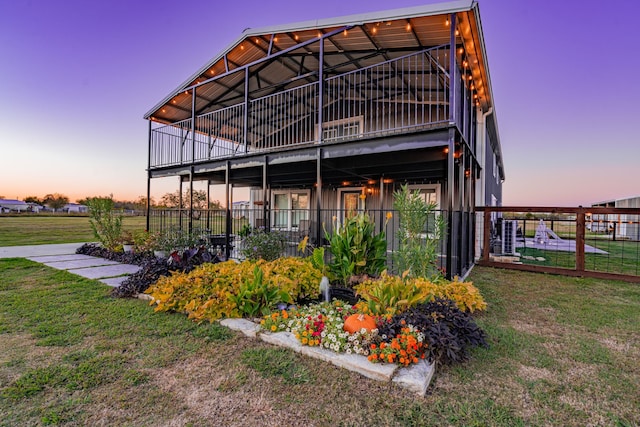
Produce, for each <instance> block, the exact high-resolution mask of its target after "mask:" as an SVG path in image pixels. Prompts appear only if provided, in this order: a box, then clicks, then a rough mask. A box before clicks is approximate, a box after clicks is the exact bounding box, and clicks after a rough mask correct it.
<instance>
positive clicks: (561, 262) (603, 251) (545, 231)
mask: <svg viewBox="0 0 640 427" xmlns="http://www.w3.org/2000/svg"><path fill="white" fill-rule="evenodd" d="M477 210H478V211H481V213H480V214H479V215H480V216H481V218H478V219H477V222H478V223H479V224H483V226H482V232H481V233H478V235H479V237H480V239H481V240H480V241H479V243H480V246H481V248H482V256H481V258H480V261H479V264H482V265H489V266H496V267H503V268H511V269H520V270H528V271H538V272H546V273H555V274H563V275H574V276H588V277H597V278H605V279H620V280H626V281H633V282H640V209H635V208H596V207H592V208H582V207H579V208H558V207H547V208H545V207H483V208H477Z"/></svg>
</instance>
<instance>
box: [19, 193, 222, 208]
mask: <svg viewBox="0 0 640 427" xmlns="http://www.w3.org/2000/svg"><path fill="white" fill-rule="evenodd" d="M94 198H95V197H93V196H91V197H85V198H82V199H78V200H76V203H78V204H81V205H88V203H89V201H90V200H91V199H94ZM108 198H110V199H113V196H109V197H108ZM189 200H190V192H189V190H187V191H185V192H184V193H183V194H182V203H180V191H179V190H176V191H175V192H173V193H166V194H164V195H163V196H162V197H161V198H160V202H158V203H156V201H155V199H154V198H153V197H151V199H150V201H151V206H153V207H157V208H179V207H181V208H182V209H188V208H189ZM24 201H25V202H27V203H37V204H39V205H42V206H47V207H48V208H50V209H53V210H54V211H57V210H60V209H62V208H63V207H64V206H65V205H66V204H67V203H69V197H67V196H65V195H64V194H60V193H53V194H47V195H46V196H44V197H42V198H40V197H37V196H29V197H25V199H24ZM193 207H194V209H206V208H207V192H206V191H204V190H195V191H194V192H193ZM113 208H114V209H117V210H131V211H136V210H137V211H141V210H145V209H146V208H147V198H146V197H145V196H138V198H136V199H135V200H132V201H130V200H113ZM209 209H222V205H221V203H220V201H218V200H213V201H211V202H210V203H209Z"/></svg>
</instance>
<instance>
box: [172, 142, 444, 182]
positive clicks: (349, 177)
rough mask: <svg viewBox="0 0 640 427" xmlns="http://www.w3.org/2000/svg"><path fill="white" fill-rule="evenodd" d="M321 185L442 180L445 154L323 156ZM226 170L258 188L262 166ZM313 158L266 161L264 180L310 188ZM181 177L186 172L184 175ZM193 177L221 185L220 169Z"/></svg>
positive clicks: (313, 175) (233, 177)
mask: <svg viewBox="0 0 640 427" xmlns="http://www.w3.org/2000/svg"><path fill="white" fill-rule="evenodd" d="M321 165H322V166H321V171H322V172H321V173H322V184H323V186H325V187H340V186H344V185H347V184H345V183H348V185H364V184H366V183H367V182H368V181H370V180H376V181H378V180H379V179H380V178H385V179H390V180H393V181H398V182H410V183H426V182H433V181H437V180H442V179H445V177H446V167H447V165H446V154H445V153H444V151H443V150H442V147H430V148H423V149H417V150H406V151H397V152H394V153H393V155H389V153H371V154H366V155H365V154H363V155H358V156H352V157H337V158H328V159H327V158H325V159H323V160H322V163H321ZM236 166H238V167H232V168H231V169H230V177H229V178H230V183H232V184H233V185H234V186H237V187H261V186H262V173H263V165H262V164H257V163H254V162H252V163H247V164H240V165H236ZM316 167H317V164H316V161H315V160H305V161H297V162H284V163H275V164H269V165H268V166H267V170H268V183H269V186H270V187H271V188H311V187H313V186H314V185H315V183H316V173H317V171H316ZM183 179H184V180H187V179H188V175H184V177H183ZM194 180H210V181H211V183H212V184H224V182H225V171H224V170H223V169H222V168H217V169H216V170H211V171H209V172H203V173H197V172H196V174H195V175H194Z"/></svg>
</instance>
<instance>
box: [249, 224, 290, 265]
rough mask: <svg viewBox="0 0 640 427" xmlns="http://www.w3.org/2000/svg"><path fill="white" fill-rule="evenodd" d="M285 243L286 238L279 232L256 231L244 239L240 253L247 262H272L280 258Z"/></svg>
mask: <svg viewBox="0 0 640 427" xmlns="http://www.w3.org/2000/svg"><path fill="white" fill-rule="evenodd" d="M285 243H286V236H285V235H284V234H283V233H281V232H279V231H264V230H263V229H256V230H254V231H252V232H251V234H249V235H248V236H247V237H245V238H244V248H243V249H242V250H241V252H242V255H244V256H245V257H246V258H247V259H249V260H253V261H256V260H259V259H263V260H265V261H273V260H275V259H278V258H280V257H281V256H282V254H283V253H284V247H285Z"/></svg>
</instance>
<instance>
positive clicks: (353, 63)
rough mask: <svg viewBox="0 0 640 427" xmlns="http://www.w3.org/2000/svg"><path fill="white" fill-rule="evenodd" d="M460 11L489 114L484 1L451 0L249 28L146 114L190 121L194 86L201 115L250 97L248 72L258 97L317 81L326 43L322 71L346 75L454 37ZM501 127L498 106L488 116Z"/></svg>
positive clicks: (462, 29) (252, 91)
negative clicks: (451, 24) (481, 5)
mask: <svg viewBox="0 0 640 427" xmlns="http://www.w3.org/2000/svg"><path fill="white" fill-rule="evenodd" d="M454 13H455V14H456V17H457V18H456V20H457V23H458V25H459V27H458V28H459V29H460V34H459V36H458V37H459V39H460V40H459V42H461V43H464V45H465V49H466V53H467V55H468V56H469V58H470V59H471V61H472V62H473V66H472V72H473V74H474V81H476V80H475V79H477V83H476V86H477V87H478V91H479V93H480V105H481V107H482V109H483V111H485V112H486V111H490V110H491V109H492V108H493V93H492V90H491V79H490V76H489V65H488V61H487V54H486V49H485V44H484V37H483V34H482V24H481V21H480V13H479V8H478V3H477V1H475V0H456V1H451V2H445V3H436V4H428V5H421V6H415V7H409V8H402V9H394V10H388V11H381V12H371V13H363V14H356V15H349V16H343V17H337V18H329V19H317V20H311V21H304V22H299V23H293V24H285V25H275V26H267V27H262V28H256V29H251V28H248V29H246V30H244V31H243V33H242V34H241V35H240V36H239V37H238V38H237V39H236V40H235V41H234V42H232V43H231V44H230V45H229V46H228V47H227V48H226V49H225V50H223V51H222V52H221V53H220V54H218V55H217V56H215V57H214V58H213V59H211V60H210V61H209V62H207V63H206V64H205V65H204V66H203V67H201V68H200V69H198V70H197V71H196V72H195V73H194V74H193V75H191V76H190V77H189V78H188V79H187V80H185V81H184V82H183V83H181V84H180V85H179V86H178V87H177V88H176V89H175V90H174V91H172V92H171V93H170V94H169V95H167V96H166V97H165V98H163V99H162V100H161V101H160V102H159V103H158V104H156V105H155V106H154V107H153V108H151V109H150V110H149V111H148V112H147V113H146V114H145V116H144V117H145V119H150V118H151V119H152V120H155V121H158V122H164V123H173V122H177V121H180V120H186V119H189V118H191V114H192V113H191V111H192V102H193V100H192V97H191V92H190V91H191V90H192V89H193V88H196V95H197V96H196V100H195V108H196V112H197V114H204V113H207V112H209V111H213V110H217V109H221V108H224V107H227V106H231V105H234V104H238V103H241V102H244V91H245V87H244V85H245V72H244V71H248V72H249V73H252V74H253V75H254V76H253V78H250V79H249V83H248V89H249V93H250V94H251V98H257V97H262V96H266V95H269V94H271V93H275V92H278V91H281V90H284V89H289V88H293V87H296V86H299V85H302V84H306V83H309V82H310V81H313V80H314V79H317V78H318V71H317V70H318V69H319V63H318V52H319V50H320V48H319V47H320V42H322V43H323V50H324V70H325V72H324V75H325V78H326V77H327V75H328V74H331V73H334V74H340V73H347V72H349V71H352V70H355V69H358V68H362V67H366V66H369V65H373V64H376V63H379V62H382V61H385V60H389V59H390V58H398V57H400V56H403V55H406V54H408V53H412V52H416V51H419V50H423V49H425V48H426V47H435V46H440V45H446V44H448V43H449V42H450V36H451V33H450V27H449V26H448V22H449V21H448V20H449V17H450V16H451V14H454ZM489 118H490V120H492V121H493V125H494V128H495V129H496V130H497V118H496V113H495V109H493V110H492V114H491V115H490V116H489ZM496 139H497V141H494V142H495V143H496V146H494V150H495V151H496V153H497V154H498V160H499V165H500V170H501V175H502V177H503V178H504V168H503V162H502V153H501V148H500V142H499V136H498V135H497V132H496Z"/></svg>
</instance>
